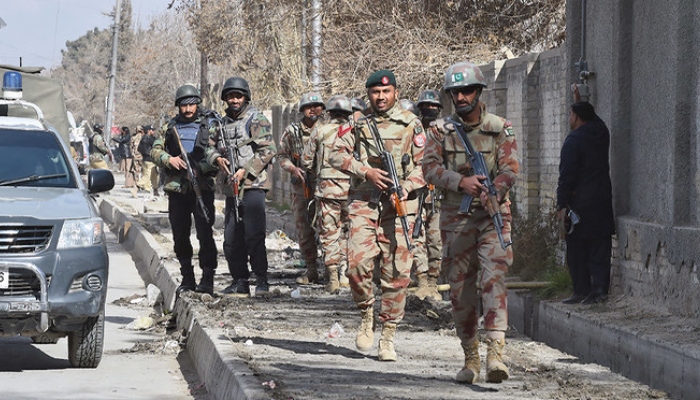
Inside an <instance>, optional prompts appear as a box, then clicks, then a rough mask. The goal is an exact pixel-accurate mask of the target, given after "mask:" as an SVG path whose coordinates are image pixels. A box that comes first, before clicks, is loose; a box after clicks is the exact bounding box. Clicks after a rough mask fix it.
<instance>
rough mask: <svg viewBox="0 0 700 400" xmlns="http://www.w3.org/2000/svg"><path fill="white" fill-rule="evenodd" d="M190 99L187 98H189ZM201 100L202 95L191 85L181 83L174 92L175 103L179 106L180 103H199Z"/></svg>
mask: <svg viewBox="0 0 700 400" xmlns="http://www.w3.org/2000/svg"><path fill="white" fill-rule="evenodd" d="M190 98H191V99H192V100H189V99H190ZM185 99H188V100H187V101H185V102H184V103H183V102H182V101H183V100H185ZM201 102H202V97H201V96H200V94H199V90H197V88H196V87H194V86H192V85H182V86H180V87H179V88H177V91H176V92H175V105H176V106H179V105H180V104H199V103H201Z"/></svg>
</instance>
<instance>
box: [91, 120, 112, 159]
mask: <svg viewBox="0 0 700 400" xmlns="http://www.w3.org/2000/svg"><path fill="white" fill-rule="evenodd" d="M88 141H89V147H88V151H89V152H90V168H92V169H109V166H107V162H106V161H105V157H107V156H110V157H111V155H112V153H111V152H110V151H109V147H108V146H107V143H106V142H105V138H104V136H102V125H101V124H95V125H94V126H93V127H92V135H91V136H90V137H88Z"/></svg>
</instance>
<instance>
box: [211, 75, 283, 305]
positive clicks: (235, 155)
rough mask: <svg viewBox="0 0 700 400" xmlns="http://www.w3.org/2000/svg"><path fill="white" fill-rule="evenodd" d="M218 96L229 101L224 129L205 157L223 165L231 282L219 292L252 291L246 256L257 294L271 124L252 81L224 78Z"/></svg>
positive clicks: (261, 284)
mask: <svg viewBox="0 0 700 400" xmlns="http://www.w3.org/2000/svg"><path fill="white" fill-rule="evenodd" d="M221 100H223V101H224V102H226V105H227V108H226V115H225V116H224V118H223V120H222V121H221V122H222V123H223V129H219V130H217V131H218V133H219V134H218V135H217V136H216V142H217V146H216V148H210V152H209V153H208V155H207V160H208V162H209V164H210V165H212V166H215V167H217V168H220V169H221V171H222V173H220V174H219V180H220V183H221V185H220V187H222V189H223V192H224V194H225V195H226V208H225V211H224V213H225V215H224V226H225V227H224V255H225V256H226V261H227V262H228V269H229V272H230V273H231V277H232V278H233V282H232V284H231V285H230V286H228V287H227V288H225V289H224V290H223V292H222V293H224V294H234V295H237V296H248V295H250V282H249V281H248V279H249V278H250V272H249V271H248V261H250V266H251V269H252V271H253V273H254V274H255V277H256V282H255V283H256V286H255V295H256V296H260V295H266V294H268V293H269V290H270V287H269V283H268V280H267V268H268V264H267V250H266V249H265V230H266V219H265V196H266V194H267V191H268V190H270V188H271V182H270V180H269V179H268V177H267V168H268V167H269V166H270V163H271V162H272V159H273V158H274V156H275V142H274V140H273V138H272V128H271V126H270V122H269V121H268V120H267V118H265V115H263V113H261V112H260V111H258V109H257V108H255V107H254V106H253V105H251V104H250V100H251V95H250V87H249V86H248V82H247V81H246V80H245V79H243V78H241V77H237V76H236V77H231V78H228V79H226V81H225V82H224V87H223V88H222V89H221ZM222 135H223V136H222ZM236 192H237V193H236Z"/></svg>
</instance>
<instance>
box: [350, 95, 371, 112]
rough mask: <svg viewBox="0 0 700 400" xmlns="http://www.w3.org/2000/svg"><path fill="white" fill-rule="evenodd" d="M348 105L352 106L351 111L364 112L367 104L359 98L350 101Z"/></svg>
mask: <svg viewBox="0 0 700 400" xmlns="http://www.w3.org/2000/svg"><path fill="white" fill-rule="evenodd" d="M350 105H352V110H353V111H365V110H366V109H367V103H365V101H364V100H362V99H361V98H359V97H355V98H353V99H352V100H350Z"/></svg>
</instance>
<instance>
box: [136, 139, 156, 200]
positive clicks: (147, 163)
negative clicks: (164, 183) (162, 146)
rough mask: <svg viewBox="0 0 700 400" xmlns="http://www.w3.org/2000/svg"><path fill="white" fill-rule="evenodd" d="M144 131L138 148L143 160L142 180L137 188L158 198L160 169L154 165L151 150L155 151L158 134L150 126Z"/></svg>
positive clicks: (137, 184)
mask: <svg viewBox="0 0 700 400" xmlns="http://www.w3.org/2000/svg"><path fill="white" fill-rule="evenodd" d="M143 130H144V131H145V134H144V135H143V137H142V138H141V141H140V142H139V147H138V151H139V153H141V157H142V159H143V169H142V174H141V180H139V181H138V182H137V183H136V186H137V187H138V189H141V190H145V191H146V192H148V193H150V194H151V195H152V196H154V197H155V196H158V167H156V165H155V163H153V158H152V157H151V149H153V143H155V141H156V134H155V132H154V131H153V127H152V126H150V125H146V126H144V127H143Z"/></svg>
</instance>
